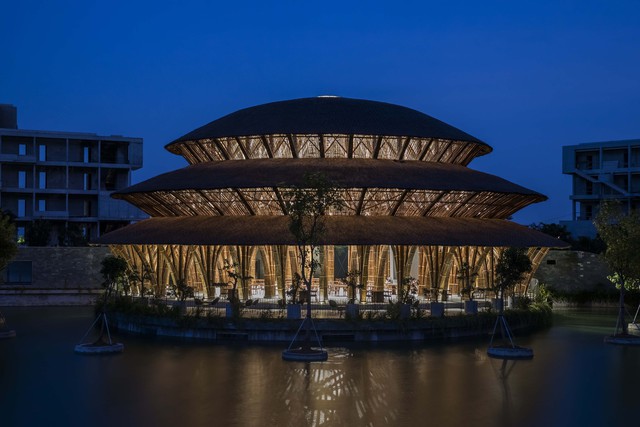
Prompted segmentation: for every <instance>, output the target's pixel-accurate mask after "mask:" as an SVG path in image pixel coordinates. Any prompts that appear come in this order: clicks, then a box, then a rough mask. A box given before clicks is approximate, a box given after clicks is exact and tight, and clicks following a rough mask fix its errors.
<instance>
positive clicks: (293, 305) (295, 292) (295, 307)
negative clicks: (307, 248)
mask: <svg viewBox="0 0 640 427" xmlns="http://www.w3.org/2000/svg"><path fill="white" fill-rule="evenodd" d="M302 284H303V283H302V276H300V275H299V274H298V273H293V277H292V278H291V286H290V287H289V289H288V290H287V295H288V296H289V299H288V304H287V319H300V316H301V315H302V305H301V304H302V302H301V301H300V298H299V295H300V287H302Z"/></svg>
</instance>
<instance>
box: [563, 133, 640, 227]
mask: <svg viewBox="0 0 640 427" xmlns="http://www.w3.org/2000/svg"><path fill="white" fill-rule="evenodd" d="M562 173H565V174H568V175H571V176H572V179H573V184H572V194H571V196H570V199H571V202H572V205H573V209H572V212H573V213H572V220H571V221H561V222H560V224H561V225H564V226H566V227H567V229H568V230H569V231H570V232H571V234H572V235H573V236H574V237H580V236H586V237H595V235H596V230H595V227H594V225H593V218H594V217H595V215H596V214H597V213H598V208H599V206H600V203H601V202H602V201H603V200H617V201H619V202H620V203H622V204H623V206H624V207H625V208H626V209H627V210H628V211H631V210H634V209H638V208H639V207H640V139H629V140H622V141H603V142H590V143H585V144H578V145H569V146H565V147H562Z"/></svg>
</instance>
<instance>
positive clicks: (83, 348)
mask: <svg viewBox="0 0 640 427" xmlns="http://www.w3.org/2000/svg"><path fill="white" fill-rule="evenodd" d="M123 350H124V344H122V343H120V342H116V343H112V344H109V343H88V344H78V345H76V347H75V352H76V353H80V354H114V353H122V351H123Z"/></svg>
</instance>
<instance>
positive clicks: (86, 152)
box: [82, 147, 89, 163]
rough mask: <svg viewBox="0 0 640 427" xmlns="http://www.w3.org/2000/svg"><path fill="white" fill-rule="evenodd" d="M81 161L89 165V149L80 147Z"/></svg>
mask: <svg viewBox="0 0 640 427" xmlns="http://www.w3.org/2000/svg"><path fill="white" fill-rule="evenodd" d="M82 161H83V162H85V163H89V147H82Z"/></svg>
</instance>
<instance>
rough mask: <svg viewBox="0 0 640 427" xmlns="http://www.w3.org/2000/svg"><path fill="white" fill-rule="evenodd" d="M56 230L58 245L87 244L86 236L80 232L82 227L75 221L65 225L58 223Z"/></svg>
mask: <svg viewBox="0 0 640 427" xmlns="http://www.w3.org/2000/svg"><path fill="white" fill-rule="evenodd" d="M57 232H58V233H57V234H58V246H87V238H86V237H85V236H84V234H83V233H82V227H80V225H78V224H77V223H74V222H70V223H67V224H66V226H65V225H64V224H63V225H60V226H58V228H57Z"/></svg>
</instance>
